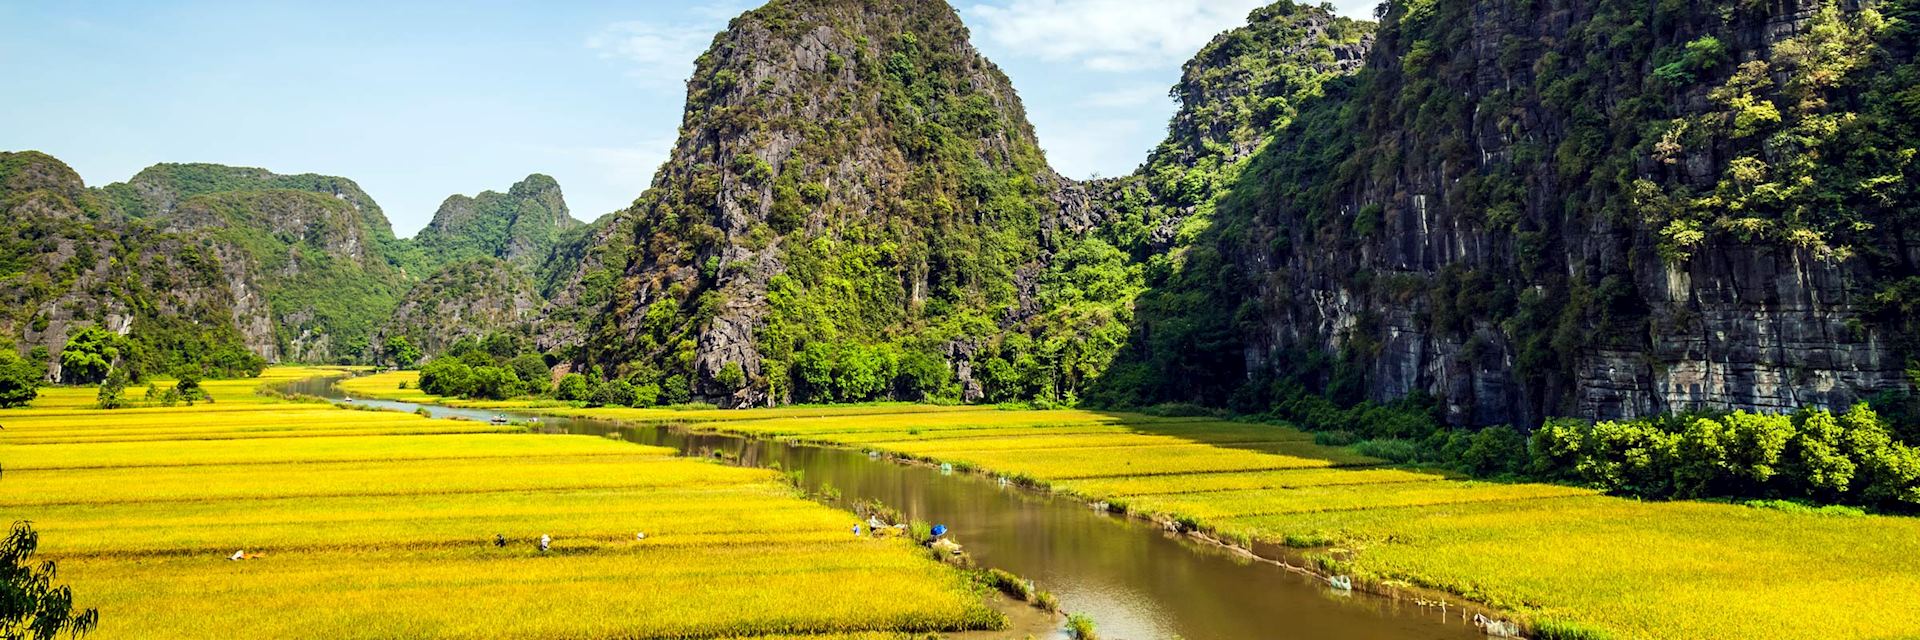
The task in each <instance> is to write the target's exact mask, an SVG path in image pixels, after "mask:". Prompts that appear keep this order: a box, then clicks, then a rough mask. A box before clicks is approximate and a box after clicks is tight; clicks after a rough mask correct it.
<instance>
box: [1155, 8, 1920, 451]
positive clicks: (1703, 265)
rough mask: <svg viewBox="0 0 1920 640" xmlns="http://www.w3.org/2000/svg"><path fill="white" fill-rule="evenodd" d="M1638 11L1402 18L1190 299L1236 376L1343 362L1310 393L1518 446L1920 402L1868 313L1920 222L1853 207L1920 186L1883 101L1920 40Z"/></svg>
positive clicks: (1900, 120)
mask: <svg viewBox="0 0 1920 640" xmlns="http://www.w3.org/2000/svg"><path fill="white" fill-rule="evenodd" d="M1649 10H1650V9H1649V7H1648V5H1645V4H1644V3H1629V2H1613V1H1605V2H1580V3H1572V2H1534V3H1519V2H1466V1H1464V0H1458V1H1453V0H1439V1H1437V2H1432V3H1411V2H1409V3H1400V2H1396V3H1393V4H1391V5H1390V6H1389V9H1388V11H1387V13H1386V15H1387V21H1386V23H1385V24H1384V25H1383V28H1382V31H1381V35H1380V39H1379V44H1378V46H1376V47H1375V48H1374V50H1373V51H1372V53H1371V54H1370V56H1369V57H1368V59H1367V65H1366V67H1365V69H1364V70H1362V71H1361V72H1360V74H1359V75H1358V76H1356V77H1355V79H1354V80H1352V81H1349V82H1343V83H1341V84H1339V85H1338V86H1335V87H1333V88H1332V89H1331V90H1329V91H1328V92H1327V96H1326V97H1324V98H1321V99H1319V100H1318V101H1317V102H1316V103H1314V104H1308V105H1303V106H1302V115H1301V117H1300V118H1299V119H1298V120H1296V121H1295V122H1294V124H1293V125H1291V126H1290V127H1288V128H1287V130H1285V131H1283V132H1282V133H1281V134H1279V135H1278V136H1276V138H1275V142H1274V143H1273V144H1272V145H1271V146H1270V147H1269V148H1268V149H1267V150H1265V151H1263V152H1262V153H1261V156H1260V157H1259V158H1257V159H1256V160H1255V161H1254V162H1253V164H1252V165H1251V168H1250V169H1249V178H1248V179H1249V180H1251V182H1248V183H1243V184H1240V185H1237V186H1236V196H1235V197H1231V198H1228V199H1227V200H1226V201H1225V203H1224V204H1223V206H1222V208H1221V213H1220V214H1219V220H1218V221H1217V222H1216V227H1215V229H1216V230H1215V231H1213V232H1210V233H1209V235H1208V238H1207V239H1206V240H1205V241H1203V242H1204V243H1205V244H1207V246H1209V247H1211V248H1214V249H1216V250H1218V251H1219V252H1220V253H1221V254H1222V255H1223V256H1225V257H1226V258H1227V265H1228V269H1227V274H1228V275H1226V276H1224V277H1221V278H1218V279H1209V278H1206V277H1202V276H1201V275H1200V274H1192V275H1190V276H1189V279H1187V280H1186V281H1185V283H1186V284H1189V285H1194V284H1204V285H1206V286H1208V287H1211V290H1212V291H1214V293H1213V294H1212V296H1211V300H1210V303H1209V304H1212V305H1219V306H1221V307H1223V308H1229V309H1239V310H1240V312H1239V313H1240V315H1239V318H1238V320H1237V321H1236V323H1235V329H1234V333H1235V334H1237V336H1238V339H1237V342H1238V343H1239V344H1240V345H1241V346H1242V352H1243V357H1242V358H1241V359H1240V360H1241V361H1240V362H1238V363H1236V364H1237V365H1238V366H1237V367H1236V369H1238V371H1237V375H1238V376H1240V379H1241V380H1248V379H1253V380H1261V379H1264V378H1265V377H1266V376H1269V375H1272V374H1279V373H1285V372H1293V373H1299V372H1300V371H1301V365H1300V363H1301V362H1302V361H1303V358H1305V357H1306V356H1307V354H1316V353H1317V354H1330V355H1332V356H1333V358H1332V359H1331V360H1330V361H1329V362H1332V363H1334V364H1333V365H1331V366H1330V367H1327V368H1321V369H1318V370H1317V371H1310V372H1309V377H1316V376H1317V377H1319V378H1320V383H1321V384H1328V385H1334V386H1338V385H1339V384H1342V383H1344V384H1346V385H1347V387H1348V388H1349V389H1357V391H1358V392H1359V394H1360V395H1361V396H1363V397H1365V398H1367V399H1373V400H1377V401H1388V400H1393V399H1397V398H1401V397H1405V396H1407V395H1410V394H1427V395H1430V396H1432V397H1434V398H1436V399H1438V400H1439V401H1440V403H1441V405H1442V407H1443V408H1444V411H1445V413H1446V415H1447V417H1448V419H1449V420H1450V421H1452V422H1455V423H1458V424H1498V423H1513V424H1521V425H1530V424H1536V423H1538V422H1539V421H1540V420H1541V419H1543V418H1545V417H1548V416H1554V415H1573V416H1580V417H1587V418H1600V419H1605V418H1616V417H1625V416H1636V415H1646V414H1652V413H1658V412H1670V411H1684V410H1695V409H1761V410H1787V409H1792V408H1796V407H1800V406H1807V405H1813V406H1827V407H1834V406H1840V405H1845V404H1847V403H1850V402H1854V401H1857V400H1859V399H1862V398H1865V397H1866V396H1869V395H1871V394H1874V393H1876V392H1880V391H1887V390H1899V389H1905V388H1907V385H1908V382H1907V381H1905V380H1903V377H1904V376H1903V374H1902V373H1901V369H1903V368H1904V363H1905V358H1908V357H1911V354H1910V353H1905V352H1904V349H1903V347H1902V346H1901V345H1903V344H1907V345H1910V344H1911V335H1910V332H1911V329H1912V326H1911V323H1910V321H1906V320H1901V319H1899V318H1888V317H1886V316H1885V314H1883V313H1879V312H1877V311H1876V309H1880V308H1884V307H1886V306H1887V305H1888V304H1889V300H1888V299H1887V295H1888V292H1892V291H1898V289H1897V288H1896V287H1897V286H1898V285H1899V283H1900V282H1903V281H1905V280H1906V279H1908V278H1912V277H1913V276H1914V275H1915V274H1916V273H1917V272H1916V269H1915V265H1916V264H1917V263H1920V253H1916V251H1915V249H1914V248H1915V247H1916V246H1920V242H1916V238H1915V237H1914V232H1913V231H1912V230H1911V229H1912V228H1913V227H1912V225H1911V224H1909V223H1908V222H1907V221H1906V219H1907V217H1908V216H1909V214H1906V213H1903V212H1905V211H1913V210H1916V209H1915V207H1916V206H1920V202H1915V201H1913V200H1912V197H1911V196H1908V195H1905V192H1901V193H1900V194H1892V193H1883V192H1877V191H1874V190H1871V189H1865V188H1856V186H1855V185H1862V184H1865V183H1864V182H1862V181H1863V180H1871V179H1907V178H1904V177H1898V176H1902V175H1903V172H1904V173H1905V174H1906V175H1908V176H1910V175H1911V171H1912V170H1911V169H1910V168H1904V166H1903V165H1900V164H1899V163H1897V162H1889V161H1888V160H1887V157H1886V156H1882V155H1877V154H1878V153H1879V152H1878V151H1877V150H1875V149H1885V150H1886V151H1887V152H1889V153H1891V154H1892V155H1895V156H1897V155H1899V154H1900V153H1902V152H1901V151H1899V149H1900V148H1902V147H1910V146H1911V144H1912V142H1911V138H1910V135H1909V133H1908V132H1910V131H1911V130H1912V128H1911V127H1912V123H1911V119H1912V117H1911V116H1910V115H1907V114H1904V113H1901V112H1895V111H1887V110H1884V109H1883V108H1882V107H1881V105H1882V104H1884V103H1881V102H1877V101H1880V100H1884V99H1885V98H1884V96H1882V95H1881V94H1879V93H1877V89H1876V88H1875V86H1876V85H1875V83H1874V82H1873V78H1874V77H1875V76H1876V73H1885V72H1886V71H1887V69H1888V68H1889V67H1887V66H1886V65H1898V64H1910V63H1911V60H1912V58H1911V56H1912V52H1911V50H1910V49H1909V48H1907V46H1908V45H1906V44H1904V43H1901V42H1897V41H1890V40H1888V39H1887V38H1888V37H1890V36H1875V35H1872V34H1867V33H1865V30H1866V29H1868V26H1867V25H1870V24H1873V21H1872V20H1862V19H1861V17H1860V16H1861V13H1860V11H1861V10H1860V8H1859V7H1857V6H1855V5H1853V4H1852V3H1839V4H1835V3H1823V2H1818V1H1816V0H1794V1H1790V2H1784V3H1772V4H1764V5H1744V6H1743V8H1741V9H1739V10H1731V11H1725V12H1722V11H1695V10H1692V9H1690V8H1688V7H1685V6H1679V5H1675V6H1664V5H1663V6H1662V7H1660V8H1657V9H1654V11H1656V12H1657V18H1658V19H1657V20H1655V21H1654V22H1653V23H1652V25H1651V26H1649V25H1647V24H1645V23H1643V22H1642V21H1643V20H1645V19H1646V14H1647V12H1648V11H1649ZM1636 25H1639V26H1636ZM1816 26H1817V27H1818V28H1815V27H1816ZM1814 39H1825V40H1822V41H1818V42H1816V41H1815V40H1814ZM1876 49H1877V51H1876ZM1807 51H1826V52H1828V53H1826V54H1821V55H1822V56H1825V57H1819V56H1810V55H1809V54H1807V53H1806V52H1807ZM1839 51H1846V52H1847V53H1845V54H1839V53H1836V52H1839ZM1876 69H1878V71H1876ZM1758 104H1764V105H1765V106H1764V107H1757V108H1758V109H1760V111H1757V112H1756V111H1747V110H1746V109H1748V108H1754V107H1752V105H1758ZM1835 122H1841V123H1846V124H1845V125H1843V126H1841V127H1840V128H1839V130H1838V131H1835V130H1832V129H1823V128H1822V127H1824V126H1825V125H1813V124H1812V123H1835ZM1803 125H1804V126H1803ZM1809 127H1810V128H1809ZM1796 171H1803V172H1804V173H1802V174H1795V173H1794V172H1796ZM1850 172H1857V173H1850ZM1849 175H1852V176H1858V177H1848V176H1849ZM1799 176H1804V177H1799ZM1879 176H1895V177H1879ZM1816 184H1817V185H1819V186H1818V187H1811V188H1790V187H1784V186H1781V185H1816ZM1755 192H1758V193H1762V194H1768V195H1766V196H1765V197H1749V196H1750V194H1751V193H1755ZM1816 202H1817V204H1815V203H1816ZM1161 320H1163V321H1164V320H1165V319H1161ZM1143 324H1145V325H1151V324H1154V323H1153V322H1152V321H1149V322H1145V323H1143ZM1146 340H1147V339H1146V338H1142V339H1141V342H1143V343H1144V342H1145V341H1146ZM1335 377H1341V378H1342V381H1341V382H1334V381H1331V379H1332V378H1335ZM1355 381H1358V385H1357V386H1355V385H1354V384H1353V383H1354V382H1355ZM1223 386H1224V385H1223ZM1227 392H1228V390H1226V389H1216V390H1214V391H1212V392H1211V393H1214V394H1217V395H1213V396H1212V397H1213V398H1214V399H1215V400H1216V401H1218V400H1221V399H1224V397H1225V396H1226V394H1227Z"/></svg>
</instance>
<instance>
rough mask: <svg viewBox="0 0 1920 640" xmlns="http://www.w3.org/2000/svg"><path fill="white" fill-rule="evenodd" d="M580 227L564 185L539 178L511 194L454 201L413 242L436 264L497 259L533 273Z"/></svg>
mask: <svg viewBox="0 0 1920 640" xmlns="http://www.w3.org/2000/svg"><path fill="white" fill-rule="evenodd" d="M577 226H580V221H578V220H574V219H573V218H572V217H570V216H568V215H567V203H566V199H565V198H564V197H563V196H562V195H561V193H560V183H558V182H555V181H554V179H553V178H551V177H549V176H545V175H541V174H534V175H531V176H527V178H526V179H525V180H522V181H520V182H518V183H515V184H514V185H513V187H512V188H510V189H508V190H507V192H506V193H500V192H498V191H482V192H480V195H478V196H472V197H469V196H464V195H454V196H449V197H448V198H447V200H446V202H443V203H441V205H440V209H439V210H438V211H436V212H434V214H433V221H432V222H430V223H428V224H427V227H426V228H425V229H421V230H420V233H419V234H418V235H415V236H414V238H413V240H414V244H415V245H417V246H418V247H419V249H420V250H421V251H423V252H425V253H427V254H428V255H429V257H430V259H431V260H432V261H433V262H434V263H436V264H444V263H447V262H452V261H457V260H468V259H473V258H479V257H491V258H500V259H502V260H507V261H510V262H515V263H519V264H521V265H523V266H527V267H531V266H533V265H537V264H539V263H540V262H541V261H543V260H545V259H546V257H547V255H548V253H550V252H551V251H552V249H553V246H554V243H555V242H556V241H557V240H558V238H559V236H560V235H561V234H562V233H564V232H565V231H566V230H568V229H572V228H574V227H577Z"/></svg>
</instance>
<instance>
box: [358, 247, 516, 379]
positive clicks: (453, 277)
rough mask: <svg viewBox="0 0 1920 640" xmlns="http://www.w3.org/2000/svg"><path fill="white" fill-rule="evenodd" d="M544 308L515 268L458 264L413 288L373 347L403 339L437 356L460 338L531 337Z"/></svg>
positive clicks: (489, 261) (480, 261) (483, 261)
mask: <svg viewBox="0 0 1920 640" xmlns="http://www.w3.org/2000/svg"><path fill="white" fill-rule="evenodd" d="M543 302H545V301H544V299H542V298H541V297H540V293H539V291H537V290H536V289H535V287H534V283H533V278H532V277H531V276H530V275H529V274H528V273H527V272H526V271H525V270H524V269H521V268H518V267H516V266H515V265H513V264H512V263H509V262H506V261H504V260H500V259H497V258H476V259H472V260H467V261H462V262H456V263H453V264H450V265H447V266H446V267H445V268H443V269H441V270H440V271H439V272H438V273H435V274H434V275H433V276H431V277H429V278H427V279H426V280H424V281H421V282H420V283H419V284H417V285H414V286H413V288H412V289H411V290H409V291H408V292H407V295H406V297H404V298H402V299H401V301H400V305H399V306H398V307H396V308H395V309H394V311H393V315H392V316H391V317H390V318H388V319H387V321H386V323H385V324H384V325H382V326H381V328H380V330H379V331H378V333H377V334H376V335H375V337H374V343H375V344H385V343H386V340H387V338H389V337H392V336H404V337H406V338H407V340H408V341H409V342H410V343H412V344H413V345H414V346H416V347H419V348H420V350H421V351H422V352H424V353H426V354H429V355H435V354H440V353H443V352H445V351H446V349H447V347H449V346H452V345H453V343H454V342H457V341H459V340H460V339H461V338H485V337H486V336H488V335H491V334H495V333H513V334H522V335H525V334H531V333H533V331H534V328H533V323H534V321H535V320H536V319H538V317H539V311H540V307H541V304H542V303H543Z"/></svg>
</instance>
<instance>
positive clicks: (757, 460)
mask: <svg viewBox="0 0 1920 640" xmlns="http://www.w3.org/2000/svg"><path fill="white" fill-rule="evenodd" d="M288 390H289V391H293V392H297V393H304V394H309V395H315V396H321V397H325V398H331V399H336V400H338V399H342V398H343V397H344V396H343V394H341V392H340V391H339V389H338V388H337V387H335V386H334V384H333V382H332V381H331V380H310V381H304V382H300V383H294V384H292V385H290V386H289V387H288ZM354 402H355V403H356V404H360V405H366V406H375V407H381V408H388V409H394V410H400V411H414V410H416V409H419V408H422V406H421V405H416V404H412V403H405V402H391V401H384V400H364V399H355V400H354ZM424 408H425V409H427V411H428V412H429V413H431V414H432V415H434V416H436V417H459V418H467V419H475V420H486V419H488V418H490V417H492V416H494V415H504V416H506V417H508V418H512V419H515V420H529V419H534V418H538V420H539V421H540V423H541V425H542V430H548V431H556V432H566V433H577V434H594V435H602V436H606V435H610V434H612V435H617V436H618V437H620V438H622V439H625V440H627V441H630V442H635V443H639V444H648V445H657V446H664V447H671V448H675V449H678V450H680V451H682V452H684V453H686V454H688V455H708V454H710V453H711V452H724V453H725V454H726V455H727V456H729V457H732V458H734V459H736V460H738V462H739V463H740V464H744V465H749V466H755V467H770V466H772V465H774V464H775V463H778V464H779V466H780V468H781V469H786V470H800V471H803V472H804V482H805V483H806V484H808V485H810V486H811V487H812V488H814V489H819V488H821V487H826V486H831V487H833V488H834V489H836V490H838V491H839V492H840V493H841V495H842V496H843V499H844V500H846V501H848V502H851V501H856V500H864V499H877V500H879V501H881V502H883V503H885V504H887V505H888V506H890V507H893V508H895V509H898V510H900V512H901V513H903V514H905V515H906V516H907V517H910V518H914V519H919V520H925V521H927V522H930V523H939V524H945V525H947V527H948V529H949V530H950V531H951V532H952V533H951V535H952V537H953V538H954V539H955V540H956V541H958V542H960V543H961V544H962V545H964V546H965V547H966V550H967V552H968V553H969V554H971V555H972V556H973V558H974V560H975V561H976V562H978V563H979V564H980V565H981V566H983V567H994V568H999V569H1003V570H1006V571H1010V572H1013V573H1014V574H1017V575H1020V576H1022V577H1025V578H1028V579H1030V580H1033V581H1034V583H1035V584H1036V585H1037V586H1038V587H1040V588H1041V589H1045V590H1049V591H1052V592H1053V593H1054V594H1055V595H1057V596H1059V598H1060V602H1061V605H1062V608H1063V609H1065V610H1067V611H1072V612H1078V613H1085V614H1088V615H1090V616H1092V617H1093V619H1094V622H1095V624H1096V628H1097V629H1098V630H1099V632H1100V635H1101V637H1102V638H1106V639H1108V640H1159V639H1172V638H1183V639H1185V640H1240V639H1247V638H1301V639H1308V638H1311V639H1326V640H1430V639H1432V640H1439V639H1463V640H1464V639H1469V638H1485V636H1483V635H1481V634H1480V633H1478V632H1477V630H1476V629H1475V628H1474V627H1473V626H1472V625H1471V624H1470V623H1468V622H1467V621H1466V620H1464V619H1462V617H1461V612H1460V611H1459V610H1458V609H1452V610H1449V611H1445V612H1443V611H1442V610H1440V609H1435V608H1429V607H1420V606H1417V605H1415V604H1413V603H1410V602H1406V601H1396V600H1391V599H1388V598H1382V597H1376V596H1370V595H1366V594H1357V593H1347V592H1340V591H1335V590H1333V589H1331V588H1330V587H1328V586H1327V585H1326V583H1325V582H1324V581H1322V580H1320V579H1317V578H1314V577H1311V576H1306V575H1301V574H1297V573H1294V572H1291V571H1287V570H1285V569H1283V568H1280V567H1276V566H1273V565H1270V564H1265V563H1261V562H1257V561H1254V560H1251V559H1248V558H1245V557H1244V556H1242V555H1240V554H1238V553H1234V552H1231V551H1229V550H1226V549H1222V548H1220V547H1217V546H1214V545H1209V544H1203V543H1200V542H1196V541H1193V540H1191V539H1189V538H1187V537H1185V536H1182V535H1177V534H1173V533H1169V532H1165V531H1162V530H1161V529H1159V528H1158V527H1155V526H1152V525H1151V524H1149V523H1145V522H1141V521H1138V520H1133V519H1129V518H1125V517H1121V516H1114V515H1109V514H1106V513H1104V512H1100V511H1095V510H1093V509H1091V508H1088V507H1087V506H1086V505H1085V504H1083V503H1081V502H1079V501H1076V500H1070V499H1066V498H1060V497H1054V496H1049V495H1046V494H1043V493H1039V492H1035V491H1031V490H1027V489H1021V488H1019V487H1015V486H1004V485H1001V484H1000V483H998V482H996V481H994V480H993V479H991V478H987V477H984V476H979V475H974V474H964V473H953V474H944V473H941V472H940V471H938V470H935V469H932V468H929V467H925V466H913V465H902V464H895V463H892V462H888V461H886V460H876V459H872V458H870V457H869V456H867V455H865V454H862V453H860V452H857V451H850V450H843V449H833V448H823V447H813V446H802V445H791V444H786V443H782V442H778V441H773V440H760V439H748V438H740V437H734V436H724V435H718V434H702V433H690V432H687V431H684V430H679V429H674V428H665V427H655V426H642V425H623V424H618V423H614V422H610V421H603V420H584V419H572V418H554V417H545V416H535V415H531V414H516V413H513V412H496V411H482V410H472V409H454V408H448V407H440V406H432V405H428V406H425V407H424ZM1060 637H1064V635H1062V636H1060Z"/></svg>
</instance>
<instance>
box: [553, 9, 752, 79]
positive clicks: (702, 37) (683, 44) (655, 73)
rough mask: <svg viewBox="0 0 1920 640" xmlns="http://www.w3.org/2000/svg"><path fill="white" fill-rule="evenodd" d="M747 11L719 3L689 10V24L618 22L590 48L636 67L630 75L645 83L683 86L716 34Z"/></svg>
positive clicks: (598, 35)
mask: <svg viewBox="0 0 1920 640" xmlns="http://www.w3.org/2000/svg"><path fill="white" fill-rule="evenodd" d="M746 7H747V5H745V4H744V3H742V2H739V1H737V0H735V1H730V2H715V3H710V4H705V5H701V6H698V7H694V8H692V9H690V10H688V13H687V15H689V16H691V18H692V20H690V21H686V22H676V23H665V22H659V21H649V20H626V21H621V22H615V23H612V24H609V25H607V26H604V27H601V28H600V31H598V32H596V33H594V34H593V35H590V36H587V42H586V44H587V48H588V49H592V50H594V51H596V52H599V54H600V57H602V58H606V59H609V60H619V61H622V62H626V63H628V64H631V65H633V69H632V70H631V71H630V72H629V75H631V76H633V77H635V78H638V79H640V80H641V81H642V82H645V83H647V84H651V85H658V86H661V87H670V86H679V84H680V83H682V82H684V81H686V79H687V76H689V75H691V74H692V72H693V61H694V59H695V58H698V57H700V54H701V53H704V52H706V50H707V47H708V46H709V45H711V44H712V43H713V36H714V34H716V33H719V32H720V31H721V30H722V29H725V28H726V26H727V22H728V21H729V20H732V19H733V18H734V16H737V15H740V13H741V12H742V11H745V10H746Z"/></svg>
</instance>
